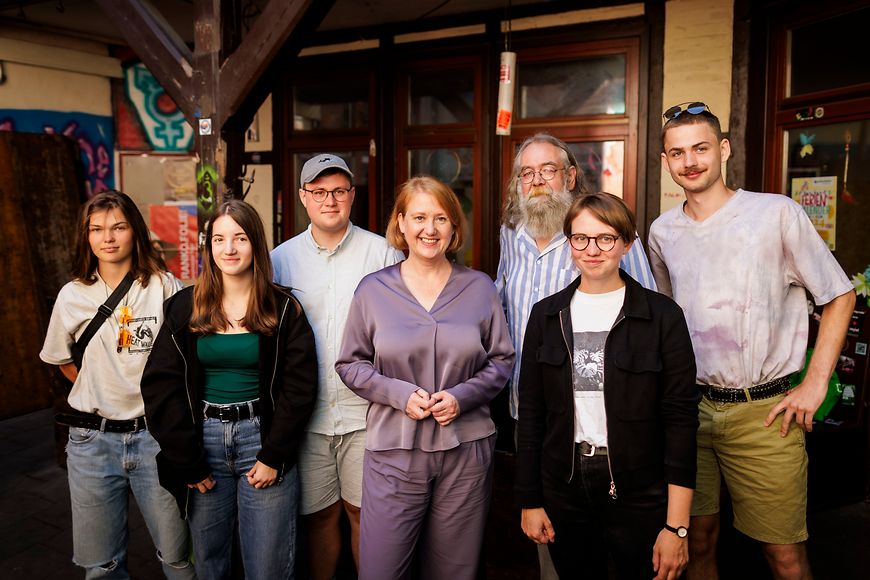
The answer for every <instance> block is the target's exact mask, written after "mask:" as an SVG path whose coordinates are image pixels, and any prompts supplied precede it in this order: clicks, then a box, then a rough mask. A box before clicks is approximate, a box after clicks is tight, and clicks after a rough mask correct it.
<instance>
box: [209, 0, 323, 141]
mask: <svg viewBox="0 0 870 580" xmlns="http://www.w3.org/2000/svg"><path fill="white" fill-rule="evenodd" d="M312 2H313V0H270V1H269V3H268V4H267V5H266V7H265V8H264V9H263V12H262V14H260V16H258V17H257V20H256V21H255V22H254V25H253V26H252V27H251V30H249V31H248V33H247V34H246V35H245V38H244V39H243V40H242V43H241V45H240V46H239V48H238V49H237V50H236V51H235V52H233V53H232V54H230V55H229V57H228V58H227V59H226V61H225V62H224V63H223V65H222V66H221V71H220V93H219V97H218V98H219V105H218V111H219V112H220V117H219V119H218V125H217V126H218V127H219V128H221V127H223V125H224V123H225V122H226V121H227V120H228V119H230V118H231V117H232V116H233V115H235V114H236V112H237V111H238V110H239V109H240V108H241V107H242V106H243V104H244V103H245V100H246V99H247V97H248V94H249V93H250V92H251V90H252V89H253V88H254V85H256V83H257V81H258V80H259V79H260V77H261V76H262V75H263V74H264V73H265V72H266V70H267V69H268V68H269V65H271V63H272V61H273V59H274V58H275V56H276V55H277V54H278V53H279V52H280V50H281V48H282V47H283V46H284V43H285V42H286V41H287V39H288V38H289V37H290V34H291V33H292V32H293V30H294V29H295V28H296V25H297V24H298V23H299V21H300V20H301V19H302V17H303V16H304V15H305V13H306V12H307V11H308V8H309V6H311V4H312Z"/></svg>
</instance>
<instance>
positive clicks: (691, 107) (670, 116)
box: [662, 101, 710, 122]
mask: <svg viewBox="0 0 870 580" xmlns="http://www.w3.org/2000/svg"><path fill="white" fill-rule="evenodd" d="M705 111H706V112H707V113H709V112H710V107H708V106H707V105H705V104H704V103H701V102H699V101H694V102H688V103H680V104H679V105H674V106H673V107H671V108H670V109H668V110H667V111H665V112H664V113H662V118H664V120H665V122H667V121H673V120H674V119H676V118H677V117H679V116H680V115H682V114H683V113H689V114H690V115H700V114H701V113H703V112H705Z"/></svg>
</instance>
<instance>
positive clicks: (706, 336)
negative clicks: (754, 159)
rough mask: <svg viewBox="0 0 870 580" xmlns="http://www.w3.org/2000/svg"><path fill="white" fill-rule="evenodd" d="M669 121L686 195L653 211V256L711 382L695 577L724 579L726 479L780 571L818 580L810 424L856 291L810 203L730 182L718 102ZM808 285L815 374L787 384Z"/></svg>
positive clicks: (671, 166)
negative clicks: (817, 316)
mask: <svg viewBox="0 0 870 580" xmlns="http://www.w3.org/2000/svg"><path fill="white" fill-rule="evenodd" d="M664 120H665V124H664V127H663V128H662V154H661V157H662V164H663V166H664V167H665V168H666V169H667V170H668V171H669V172H670V174H671V176H672V177H673V178H674V181H676V182H677V184H678V185H680V187H682V188H683V191H684V192H685V194H686V201H685V202H684V203H683V204H682V205H681V206H678V207H675V208H673V209H672V210H670V211H668V212H666V213H664V214H662V215H661V216H660V217H659V218H658V219H656V221H655V222H653V224H652V227H651V229H650V236H649V249H650V262H651V263H652V267H653V272H654V273H655V277H656V282H657V283H658V286H659V289H660V291H661V292H663V293H665V294H667V295H669V296H671V297H673V299H674V300H676V302H677V303H678V304H680V306H682V308H683V310H684V312H685V314H686V321H687V323H688V326H689V332H690V334H691V338H692V343H693V347H694V350H695V358H696V361H697V372H698V378H697V382H698V387H699V389H700V390H701V392H702V394H703V398H702V399H701V403H700V405H699V409H700V421H701V426H700V428H699V430H698V475H697V484H696V489H695V494H694V497H693V503H692V517H691V525H690V526H688V527H689V529H690V532H689V534H688V536H689V567H688V575H689V578H703V579H705V580H707V579H715V578H717V577H718V572H717V570H716V541H717V539H718V534H719V492H720V488H719V486H720V481H721V479H723V478H724V480H725V485H727V486H728V491H729V493H730V495H731V499H732V504H733V509H734V527H735V528H737V529H738V530H740V531H741V532H742V533H744V534H746V535H748V536H749V537H751V538H753V539H755V540H758V541H760V542H762V547H763V551H764V555H765V557H766V558H767V561H768V564H769V565H770V568H771V570H772V572H773V575H774V577H775V578H810V577H811V574H810V569H809V561H808V560H807V552H806V544H805V541H806V539H807V536H808V534H807V527H806V504H807V454H806V450H805V447H804V431H811V430H812V427H813V414H814V413H815V411H816V409H818V408H819V405H820V404H821V403H822V401H823V400H824V397H825V394H826V392H827V389H828V379H829V378H830V376H831V373H832V372H833V370H834V365H835V363H836V361H837V358H838V356H839V354H840V349H841V347H842V345H843V339H844V337H845V334H846V329H847V327H848V324H849V320H850V317H851V314H852V310H853V308H854V306H855V292H854V290H853V288H852V284H851V282H850V281H849V278H848V277H847V276H846V275H845V273H844V272H843V269H842V268H841V267H840V265H839V264H838V263H837V261H836V260H835V259H834V257H833V256H832V255H831V252H830V251H829V250H828V247H827V246H826V244H825V242H824V241H823V240H822V239H821V237H820V236H819V235H818V233H817V232H816V231H815V229H814V228H813V225H812V223H810V221H809V219H808V218H807V216H806V214H805V213H804V211H803V209H802V208H801V207H800V206H799V205H798V204H796V203H795V202H793V201H792V200H791V199H790V198H788V197H787V196H784V195H775V194H765V193H754V192H750V191H745V190H743V189H738V190H736V191H735V190H732V189H729V188H728V187H727V186H726V185H725V182H724V180H723V179H722V164H723V163H724V162H725V161H727V160H728V157H729V156H730V154H731V144H730V143H729V141H728V139H725V138H723V136H722V131H721V129H720V125H719V119H717V118H716V116H715V115H713V114H712V113H711V112H710V110H709V108H708V107H707V106H706V105H704V104H703V103H698V102H693V103H684V104H681V105H677V106H674V107H671V108H670V109H668V110H667V111H666V112H665V114H664ZM806 292H809V293H810V294H812V296H813V299H814V301H815V303H816V304H819V305H824V309H823V314H822V320H821V326H820V329H819V333H818V338H817V340H816V345H815V349H814V353H813V357H812V359H811V361H810V363H809V367H808V370H807V374H806V377H805V378H804V380H803V382H801V384H800V385H798V386H797V387H795V388H794V389H792V390H788V389H789V385H790V383H789V375H791V373H793V372H795V371H798V370H800V368H801V366H802V365H803V362H804V358H805V353H806V348H807V331H808V324H809V322H808V316H807V303H806ZM780 414H782V419H781V420H778V416H779V415H780ZM792 419H794V422H795V424H796V427H795V428H791V429H790V425H791V422H792Z"/></svg>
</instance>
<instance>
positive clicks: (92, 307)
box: [39, 273, 181, 420]
mask: <svg viewBox="0 0 870 580" xmlns="http://www.w3.org/2000/svg"><path fill="white" fill-rule="evenodd" d="M179 289H181V283H180V282H179V281H178V280H177V279H176V278H175V277H174V276H173V275H172V274H169V273H165V274H162V275H154V276H152V277H151V280H150V281H149V283H148V286H147V287H146V288H143V287H142V286H141V285H140V284H139V282H133V285H132V286H131V287H130V290H129V291H128V292H127V294H126V295H125V296H124V297H123V298H121V302H120V303H119V304H118V306H117V307H116V308H115V311H114V312H113V313H112V316H110V317H109V318H108V319H107V320H106V321H105V322H104V323H103V324H102V325H101V326H100V328H99V330H98V331H97V333H96V334H95V335H94V337H93V338H92V339H91V341H90V342H89V343H88V346H87V348H86V349H85V353H84V357H83V359H82V368H81V370H80V372H79V374H78V378H76V382H75V384H73V388H72V391H71V392H70V395H69V404H70V406H72V408H73V409H77V410H79V411H82V412H85V413H96V414H99V415H100V416H102V417H105V418H107V419H116V420H125V419H133V418H135V417H140V416H142V415H143V414H144V413H145V404H144V403H143V401H142V393H141V391H140V389H139V382H140V381H141V379H142V371H143V370H144V368H145V361H146V360H147V359H148V354H149V353H150V352H151V346H152V345H153V344H154V339H155V338H156V337H157V331H158V330H159V329H160V325H161V324H162V323H163V301H164V300H165V299H166V298H168V297H170V296H172V295H173V294H175V293H176V292H177V291H178V290H179ZM111 293H112V290H111V289H110V288H109V287H108V286H107V285H106V284H105V282H103V280H102V278H100V277H99V274H97V281H96V282H94V283H93V284H91V285H90V286H88V285H86V284H82V283H81V282H78V281H72V282H69V283H67V284H66V285H64V287H63V288H61V290H60V292H59V293H58V295H57V301H56V302H55V304H54V309H53V310H52V313H51V320H50V321H49V323H48V331H47V332H46V335H45V343H44V344H43V346H42V352H40V353H39V358H41V359H42V360H43V361H44V362H47V363H49V364H53V365H62V364H66V363H70V362H72V353H71V350H70V347H71V346H72V345H73V343H75V341H76V340H77V339H78V337H79V336H81V334H82V333H83V332H84V331H85V328H87V326H88V324H89V323H90V321H91V319H92V318H93V317H94V314H96V312H97V309H98V308H99V307H100V305H102V304H103V303H104V302H105V301H106V299H107V298H108V297H109V295H110V294H111ZM124 308H127V309H128V310H127V311H126V312H127V313H128V315H129V317H130V320H129V322H128V323H127V329H128V330H129V332H130V333H131V334H132V344H131V345H130V346H129V347H125V348H122V349H119V348H118V334H119V332H120V330H121V324H120V317H121V315H122V313H123V309H124Z"/></svg>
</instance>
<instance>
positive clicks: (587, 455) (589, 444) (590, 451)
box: [580, 443, 595, 457]
mask: <svg viewBox="0 0 870 580" xmlns="http://www.w3.org/2000/svg"><path fill="white" fill-rule="evenodd" d="M586 445H588V446H589V453H583V451H582V450H581V451H580V455H582V456H583V457H592V456H594V455H595V445H592V444H591V443H586Z"/></svg>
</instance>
